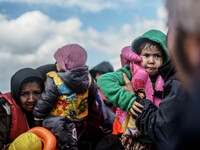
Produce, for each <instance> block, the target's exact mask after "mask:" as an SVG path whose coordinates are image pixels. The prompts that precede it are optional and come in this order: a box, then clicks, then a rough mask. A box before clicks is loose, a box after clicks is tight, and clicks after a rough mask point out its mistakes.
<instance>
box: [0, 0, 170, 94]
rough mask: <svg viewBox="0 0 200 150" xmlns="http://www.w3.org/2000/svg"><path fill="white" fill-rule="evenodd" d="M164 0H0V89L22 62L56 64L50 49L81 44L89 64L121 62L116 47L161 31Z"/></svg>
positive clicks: (116, 64) (7, 86)
mask: <svg viewBox="0 0 200 150" xmlns="http://www.w3.org/2000/svg"><path fill="white" fill-rule="evenodd" d="M164 2H165V1H164V0H154V1H150V0H0V69H1V73H0V91H1V92H9V91H10V78H11V76H12V75H13V74H14V73H15V72H16V71H17V70H19V69H21V68H23V67H32V68H37V67H39V66H41V65H44V64H48V63H55V59H54V57H53V54H54V52H55V51H56V50H57V49H58V48H60V47H62V46H64V45H66V44H71V43H77V44H79V45H81V46H83V47H84V48H85V49H86V51H87V53H88V60H87V65H88V66H89V68H90V69H91V68H92V67H93V66H95V65H97V64H98V63H100V62H102V61H104V60H105V61H109V62H110V63H111V64H112V65H113V67H114V69H115V70H116V69H118V68H119V67H121V64H120V51H121V49H122V48H123V47H125V46H128V45H130V44H131V42H132V41H133V39H134V38H136V37H137V36H138V35H140V34H143V33H144V32H145V31H147V30H149V29H159V30H161V31H163V32H164V33H166V31H167V27H166V19H167V13H166V10H165V6H164V5H165V4H164Z"/></svg>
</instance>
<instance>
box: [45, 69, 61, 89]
mask: <svg viewBox="0 0 200 150" xmlns="http://www.w3.org/2000/svg"><path fill="white" fill-rule="evenodd" d="M47 77H51V78H53V80H54V82H55V84H56V86H57V87H59V86H60V85H61V84H63V83H64V82H63V80H62V79H61V78H60V77H59V76H58V74H57V73H56V72H55V71H51V72H49V73H47Z"/></svg>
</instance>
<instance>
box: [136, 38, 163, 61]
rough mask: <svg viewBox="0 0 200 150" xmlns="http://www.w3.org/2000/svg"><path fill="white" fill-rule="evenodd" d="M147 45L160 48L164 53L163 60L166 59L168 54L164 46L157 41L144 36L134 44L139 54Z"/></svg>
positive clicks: (150, 47)
mask: <svg viewBox="0 0 200 150" xmlns="http://www.w3.org/2000/svg"><path fill="white" fill-rule="evenodd" d="M145 46H148V48H149V49H152V48H154V47H156V48H158V50H159V51H161V53H162V56H163V60H165V59H166V54H165V53H164V50H163V48H162V46H161V45H160V44H159V43H157V42H154V41H151V40H149V39H146V38H143V39H139V40H138V41H136V42H135V44H134V45H133V47H134V50H135V52H136V53H137V54H138V55H140V54H141V52H142V50H143V49H144V47H145ZM163 62H164V61H163Z"/></svg>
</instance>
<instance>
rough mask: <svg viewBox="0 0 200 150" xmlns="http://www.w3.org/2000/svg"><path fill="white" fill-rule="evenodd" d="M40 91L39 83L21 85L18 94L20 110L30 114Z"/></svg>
mask: <svg viewBox="0 0 200 150" xmlns="http://www.w3.org/2000/svg"><path fill="white" fill-rule="evenodd" d="M41 93H42V89H41V86H40V83H39V82H28V83H25V84H23V85H22V89H21V92H20V103H21V106H22V108H24V109H25V110H26V111H28V112H31V111H33V108H34V106H35V103H36V100H37V99H38V98H39V97H40V95H41Z"/></svg>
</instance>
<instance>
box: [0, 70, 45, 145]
mask: <svg viewBox="0 0 200 150" xmlns="http://www.w3.org/2000/svg"><path fill="white" fill-rule="evenodd" d="M43 89H44V82H43V80H42V77H41V75H40V74H39V72H37V71H36V70H34V69H32V68H23V69H20V70H19V71H17V72H16V73H15V74H14V75H13V76H12V78H11V92H9V93H3V94H2V95H1V98H0V127H1V128H0V148H2V147H3V146H4V145H5V144H8V143H11V142H12V141H13V140H15V139H16V138H17V137H18V136H19V135H21V134H22V133H24V132H26V131H28V129H30V128H32V127H35V126H36V125H35V123H34V116H33V108H34V106H35V103H36V101H37V99H38V98H39V97H40V95H41V93H42V91H43Z"/></svg>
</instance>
